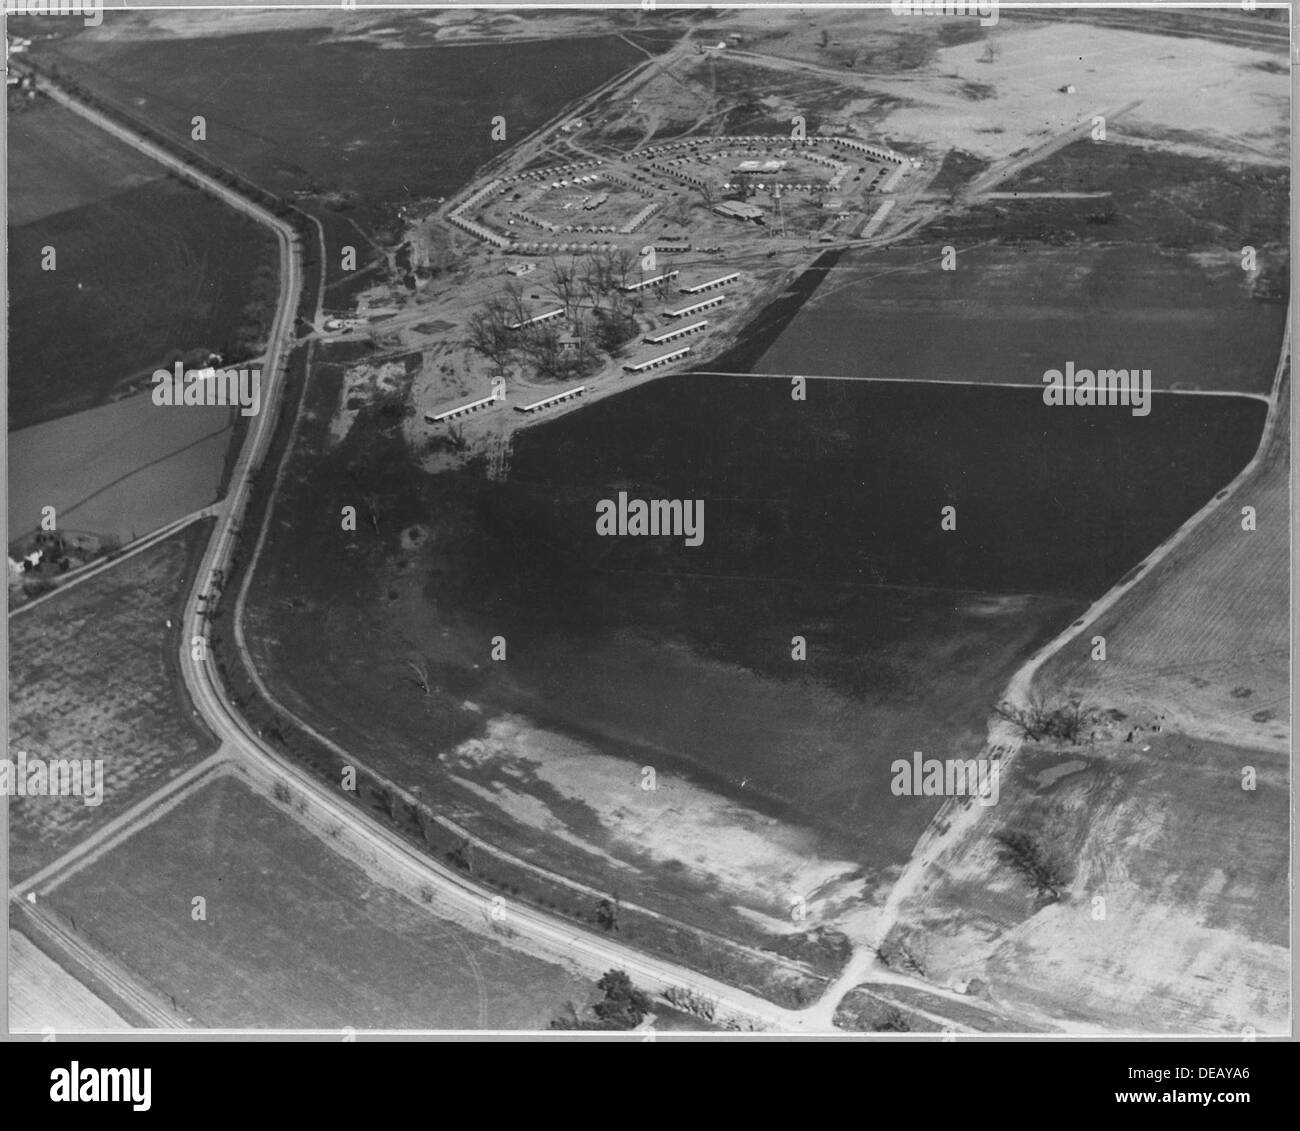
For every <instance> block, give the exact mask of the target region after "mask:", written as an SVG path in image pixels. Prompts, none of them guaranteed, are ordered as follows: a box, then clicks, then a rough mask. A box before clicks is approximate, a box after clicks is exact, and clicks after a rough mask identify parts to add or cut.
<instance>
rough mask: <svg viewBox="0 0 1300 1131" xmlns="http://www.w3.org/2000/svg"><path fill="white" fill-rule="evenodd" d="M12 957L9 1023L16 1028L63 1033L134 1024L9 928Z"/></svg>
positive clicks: (25, 937)
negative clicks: (50, 1030)
mask: <svg viewBox="0 0 1300 1131" xmlns="http://www.w3.org/2000/svg"><path fill="white" fill-rule="evenodd" d="M7 957H8V960H9V1028H10V1030H12V1031H13V1032H18V1033H35V1032H40V1031H42V1030H44V1029H52V1030H54V1032H55V1034H56V1035H57V1034H58V1033H90V1032H102V1031H104V1030H110V1029H130V1028H131V1026H130V1025H129V1024H128V1023H127V1022H126V1021H125V1020H123V1018H122V1017H120V1016H119V1015H118V1014H117V1013H116V1012H115V1011H114V1010H113V1009H112V1007H110V1006H109V1005H108V1004H107V1003H106V1002H105V1001H103V1000H102V999H100V998H98V997H96V996H95V995H94V994H93V993H91V991H90V990H88V989H87V988H86V987H85V986H83V985H82V984H81V983H80V982H78V981H77V979H76V978H74V977H73V976H72V975H71V974H69V973H68V972H67V971H66V970H65V969H63V967H62V966H60V965H59V964H58V963H57V962H55V961H54V959H52V958H50V957H49V955H47V954H46V953H45V952H44V951H42V950H41V949H40V948H39V947H37V946H36V945H35V944H34V943H32V942H31V941H30V940H29V939H28V938H27V936H26V935H23V934H21V933H20V932H18V931H10V932H9V952H8V956H7Z"/></svg>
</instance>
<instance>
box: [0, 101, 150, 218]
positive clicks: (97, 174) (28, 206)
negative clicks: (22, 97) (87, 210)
mask: <svg viewBox="0 0 1300 1131" xmlns="http://www.w3.org/2000/svg"><path fill="white" fill-rule="evenodd" d="M164 177H165V171H164V170H163V167H162V166H161V165H159V164H158V163H157V162H156V161H150V160H149V158H147V157H145V156H144V154H142V153H138V152H137V151H136V150H134V149H132V148H131V147H130V146H127V145H123V144H122V143H121V142H120V141H118V140H117V138H114V137H110V136H109V135H108V134H107V133H105V132H104V131H103V130H101V129H98V128H97V127H95V126H93V125H91V124H90V123H89V122H87V121H86V120H85V119H84V118H82V117H80V116H79V115H77V114H73V113H71V112H69V111H68V110H65V109H64V108H63V107H61V106H58V105H56V104H55V103H53V102H49V101H47V100H46V99H43V98H41V99H37V100H36V101H35V102H34V103H32V104H31V105H28V106H23V107H22V108H21V109H20V110H19V111H17V112H14V111H11V112H10V115H9V225H10V227H12V228H20V227H22V226H23V225H25V224H32V223H35V222H36V221H37V220H43V219H45V218H46V217H48V216H54V215H57V214H58V213H60V212H68V211H71V210H72V209H74V208H82V207H84V206H86V205H89V204H98V203H99V202H100V201H102V200H107V199H109V198H111V197H114V196H118V195H120V194H121V193H123V192H126V191H127V190H129V189H134V188H140V187H141V186H143V185H148V184H152V183H154V182H155V181H160V180H163V179H164Z"/></svg>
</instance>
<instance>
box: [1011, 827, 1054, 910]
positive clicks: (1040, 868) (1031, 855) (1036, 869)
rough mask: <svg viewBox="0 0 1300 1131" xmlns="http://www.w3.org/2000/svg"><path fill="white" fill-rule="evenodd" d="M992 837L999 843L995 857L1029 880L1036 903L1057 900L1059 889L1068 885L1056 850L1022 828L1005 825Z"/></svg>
mask: <svg viewBox="0 0 1300 1131" xmlns="http://www.w3.org/2000/svg"><path fill="white" fill-rule="evenodd" d="M993 839H994V840H995V841H997V843H998V846H999V847H998V859H999V860H1000V861H1002V863H1004V864H1006V865H1007V866H1008V867H1009V868H1011V870H1012V871H1014V872H1017V873H1018V874H1019V875H1020V876H1022V877H1023V878H1024V879H1025V880H1027V881H1028V882H1029V884H1030V886H1031V887H1032V888H1033V889H1034V894H1035V896H1036V897H1037V899H1038V901H1039V902H1040V903H1056V902H1057V901H1059V900H1060V898H1061V892H1062V890H1063V889H1064V888H1066V887H1067V886H1069V883H1070V874H1069V869H1068V867H1067V866H1066V864H1065V862H1064V861H1063V860H1062V859H1061V858H1060V857H1059V856H1058V855H1057V854H1056V853H1054V852H1050V851H1048V850H1047V849H1045V848H1044V847H1043V846H1042V845H1041V844H1040V843H1039V842H1038V841H1037V840H1036V839H1035V838H1034V837H1033V836H1031V835H1030V834H1029V833H1026V832H1019V831H1015V830H1011V829H1006V830H1003V831H1002V832H1000V833H998V834H997V835H996V836H995V837H994V838H993Z"/></svg>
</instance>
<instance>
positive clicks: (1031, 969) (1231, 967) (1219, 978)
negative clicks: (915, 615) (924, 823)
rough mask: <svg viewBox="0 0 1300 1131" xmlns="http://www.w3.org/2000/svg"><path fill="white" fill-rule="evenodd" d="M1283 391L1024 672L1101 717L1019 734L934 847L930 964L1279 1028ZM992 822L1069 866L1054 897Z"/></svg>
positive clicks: (1284, 887) (1285, 651) (1131, 1022)
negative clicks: (1185, 512)
mask: <svg viewBox="0 0 1300 1131" xmlns="http://www.w3.org/2000/svg"><path fill="white" fill-rule="evenodd" d="M1283 392H1284V395H1283V397H1282V401H1281V404H1280V406H1279V414H1278V420H1279V427H1278V429H1277V430H1276V431H1275V433H1274V435H1273V437H1272V440H1271V442H1270V445H1269V447H1268V449H1267V450H1266V452H1265V453H1264V456H1263V458H1262V459H1261V462H1260V464H1259V465H1258V467H1257V468H1256V470H1255V471H1254V472H1253V473H1252V476H1251V478H1250V479H1249V480H1247V482H1246V484H1245V485H1244V486H1243V488H1241V489H1240V492H1239V494H1238V495H1236V496H1234V497H1233V499H1232V501H1231V502H1230V503H1227V504H1225V505H1224V506H1223V507H1222V508H1220V509H1219V510H1217V511H1215V512H1214V513H1213V514H1212V515H1211V516H1210V517H1209V518H1207V519H1206V520H1205V522H1204V523H1203V524H1202V525H1201V526H1199V527H1198V528H1197V529H1196V530H1195V531H1194V532H1193V533H1192V534H1191V535H1190V536H1189V538H1188V539H1187V540H1186V541H1185V542H1183V543H1182V544H1181V545H1180V546H1179V547H1178V548H1177V549H1175V550H1174V551H1173V552H1171V554H1170V555H1169V556H1168V557H1167V558H1166V559H1165V560H1164V561H1162V562H1161V563H1160V564H1159V565H1157V566H1156V567H1155V568H1154V569H1153V570H1152V571H1151V573H1150V575H1149V576H1147V577H1146V578H1145V579H1144V580H1143V581H1141V582H1140V583H1139V584H1138V585H1137V586H1136V587H1135V588H1134V589H1133V590H1131V591H1130V592H1129V593H1128V594H1126V595H1125V597H1124V598H1123V599H1122V600H1121V601H1120V602H1119V603H1118V604H1117V605H1116V606H1115V607H1114V608H1113V609H1111V610H1109V611H1108V612H1107V613H1105V614H1103V616H1102V617H1101V618H1100V619H1099V620H1098V621H1097V623H1096V625H1095V626H1094V627H1090V628H1089V629H1088V630H1087V631H1086V632H1085V633H1084V634H1083V637H1081V638H1080V639H1077V640H1075V641H1072V642H1071V643H1070V644H1068V645H1067V646H1066V647H1065V648H1064V649H1062V651H1061V652H1059V653H1058V654H1057V655H1056V656H1054V657H1053V658H1052V659H1050V660H1049V661H1048V662H1047V663H1046V664H1044V666H1043V667H1042V669H1040V671H1039V672H1038V674H1037V676H1036V679H1035V688H1036V689H1037V691H1038V692H1039V693H1040V694H1042V695H1043V696H1044V698H1045V699H1046V700H1047V701H1049V702H1059V701H1061V700H1063V699H1065V698H1067V697H1077V698H1079V699H1080V700H1081V701H1082V702H1083V703H1084V705H1085V706H1086V707H1087V708H1089V709H1090V710H1091V711H1094V712H1097V713H1098V714H1097V716H1096V718H1095V725H1094V723H1090V724H1089V729H1090V734H1089V737H1088V740H1087V742H1086V744H1082V745H1080V746H1078V747H1063V748H1062V747H1056V748H1049V747H1038V746H1034V745H1030V746H1028V747H1027V748H1026V750H1025V751H1024V752H1023V753H1021V754H1020V756H1019V758H1018V760H1017V761H1016V763H1015V764H1014V766H1013V769H1012V774H1011V779H1010V781H1009V782H1006V783H1004V785H1003V789H1002V802H1001V804H1000V805H999V806H998V809H997V812H996V815H994V814H993V813H992V811H991V812H990V814H989V817H990V819H988V820H985V821H983V822H981V823H980V825H979V826H977V827H976V829H975V831H974V832H973V833H972V834H971V835H969V836H967V837H966V838H964V839H959V840H958V841H956V842H954V843H952V844H950V845H948V846H947V847H946V848H945V849H944V850H943V852H942V854H941V855H940V856H939V857H938V858H937V859H936V860H935V867H936V872H935V873H934V874H935V875H939V876H942V878H941V879H938V880H936V881H934V882H933V883H932V884H931V886H929V887H927V888H925V889H923V890H922V891H921V892H919V893H918V894H917V896H916V898H915V899H913V900H912V902H911V903H910V904H909V905H908V906H907V907H906V908H905V911H904V915H903V919H902V925H901V926H900V927H899V928H898V929H897V930H898V935H899V937H902V938H907V939H910V940H912V942H913V944H914V945H915V947H916V948H917V949H918V950H919V951H920V952H922V953H923V954H924V955H925V961H926V967H927V971H928V973H929V975H930V976H931V977H937V978H938V979H939V980H941V981H944V980H952V981H956V982H964V981H966V980H967V979H970V978H976V979H978V980H979V981H980V982H981V983H983V984H984V985H985V986H987V991H986V992H987V996H989V997H990V998H992V1000H993V1001H994V1002H995V1003H996V1004H997V1005H998V1007H1000V1008H1002V1009H1005V1010H1009V1011H1012V1012H1014V1013H1017V1014H1020V1015H1021V1016H1025V1015H1027V1016H1031V1017H1032V1016H1041V1017H1070V1018H1074V1019H1076V1020H1083V1021H1086V1022H1091V1023H1094V1024H1100V1025H1107V1026H1110V1027H1113V1028H1116V1029H1120V1030H1123V1031H1129V1032H1213V1033H1221V1034H1236V1033H1242V1032H1249V1031H1255V1032H1258V1033H1261V1034H1262V1033H1270V1032H1273V1033H1277V1032H1283V1031H1285V1027H1286V1023H1287V1017H1288V1013H1289V1006H1290V999H1289V984H1290V980H1289V974H1288V970H1289V955H1288V950H1287V946H1288V940H1289V935H1288V919H1287V909H1288V907H1289V900H1290V894H1291V893H1290V886H1289V875H1288V832H1287V830H1288V827H1289V826H1288V812H1289V810H1288V805H1289V801H1288V798H1289V788H1290V780H1289V774H1290V769H1289V758H1290V744H1289V740H1290V717H1289V694H1290V673H1289V666H1288V656H1289V639H1288V630H1289V625H1290V616H1289V576H1288V570H1287V558H1288V543H1289V534H1290V520H1289V506H1288V486H1289V447H1290V427H1289V420H1290V396H1289V380H1288V381H1287V382H1286V384H1285V385H1284V389H1283ZM1244 505H1251V506H1254V507H1255V508H1256V512H1257V516H1258V517H1257V526H1256V529H1255V530H1254V531H1246V530H1243V529H1242V525H1241V524H1242V518H1243V516H1242V513H1241V506H1244ZM1097 636H1102V637H1104V638H1105V642H1106V658H1105V660H1104V661H1098V660H1094V659H1093V658H1092V656H1091V651H1092V641H1093V639H1094V638H1095V637H1097ZM1247 784H1251V785H1253V788H1245V786H1246V785H1247ZM1006 830H1015V831H1020V832H1028V833H1030V834H1031V835H1033V836H1036V837H1038V838H1039V840H1040V843H1043V844H1046V845H1048V846H1050V848H1051V850H1053V851H1055V852H1056V853H1058V854H1059V858H1060V859H1062V860H1064V861H1066V862H1067V864H1068V867H1069V870H1070V874H1071V883H1070V884H1069V890H1068V893H1067V894H1066V896H1065V898H1063V899H1062V900H1061V902H1059V903H1055V904H1052V905H1050V906H1046V907H1041V908H1039V907H1036V906H1035V905H1034V903H1033V901H1032V900H1031V898H1030V897H1029V894H1028V893H1027V892H1026V891H1025V890H1024V885H1023V883H1022V882H1020V881H1017V880H1015V879H1014V878H1012V877H1011V876H1010V875H1009V873H1008V871H1007V870H1006V868H1005V866H1004V865H1001V864H999V863H998V862H997V844H996V842H995V840H994V837H995V836H996V835H997V834H998V833H1000V832H1003V831H1006ZM1097 899H1101V900H1103V901H1104V902H1103V905H1102V906H1103V913H1104V918H1100V919H1099V918H1098V917H1097V915H1096V914H1095V913H1094V911H1095V907H1096V904H1095V901H1096V900H1097Z"/></svg>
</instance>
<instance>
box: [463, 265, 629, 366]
mask: <svg viewBox="0 0 1300 1131" xmlns="http://www.w3.org/2000/svg"><path fill="white" fill-rule="evenodd" d="M642 275H643V271H642V268H641V258H640V256H639V255H638V254H637V253H636V252H635V251H633V250H631V249H628V248H619V249H615V250H612V251H602V252H595V253H592V254H590V255H586V256H581V257H579V256H571V257H570V258H569V259H567V260H561V259H552V260H551V261H550V263H549V264H548V265H547V267H546V268H545V269H544V270H543V271H542V272H540V273H539V276H538V280H537V284H536V285H537V286H538V288H539V289H540V290H541V291H542V292H543V293H545V294H546V295H547V296H548V297H549V298H552V299H554V300H555V302H556V303H558V304H559V306H560V307H561V308H562V309H563V311H564V317H563V319H562V320H552V321H550V322H538V323H533V324H532V325H523V323H526V322H527V321H528V319H529V318H531V317H532V315H533V313H535V312H534V311H531V310H530V308H529V305H528V303H527V302H526V301H525V298H524V290H523V288H522V287H521V286H520V285H519V284H518V283H517V282H513V281H512V282H510V283H507V284H506V286H505V288H504V290H503V291H502V293H501V294H500V295H497V296H496V297H494V298H491V299H489V300H488V301H487V302H486V303H484V304H483V306H481V307H480V308H479V309H478V310H476V311H474V313H473V314H471V315H470V318H469V325H468V329H469V342H470V345H471V346H472V347H473V349H474V350H476V351H477V352H478V353H480V354H482V355H483V356H484V357H486V358H487V359H488V360H489V361H491V362H492V363H493V364H494V365H496V366H497V367H498V368H500V369H501V370H503V371H504V370H506V369H507V368H509V367H510V366H511V365H521V366H525V367H527V368H529V369H531V370H532V371H533V372H535V373H536V374H537V375H538V376H540V377H542V378H544V379H559V378H564V379H571V378H575V377H585V376H586V375H588V374H589V373H591V372H592V371H593V370H594V369H595V368H596V367H597V366H598V365H599V364H600V359H601V355H602V354H611V355H612V354H614V353H616V352H617V351H618V350H619V349H620V348H621V347H622V346H623V345H624V344H625V343H626V342H627V341H628V340H629V339H630V338H632V337H634V336H635V335H636V333H637V330H638V327H637V321H636V316H635V312H636V311H637V310H639V309H640V307H641V304H642V301H643V298H642V294H641V293H640V292H635V293H631V294H629V293H628V292H626V291H624V290H623V289H622V288H623V287H626V286H628V284H629V283H630V282H632V281H633V280H639V279H640V278H641V277H642ZM566 323H567V325H568V326H571V327H572V329H573V335H574V337H576V339H577V342H576V345H574V344H565V343H563V342H562V341H561V339H562V338H563V337H564V336H565V324H566ZM513 326H520V329H517V330H516V329H512V327H513Z"/></svg>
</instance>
